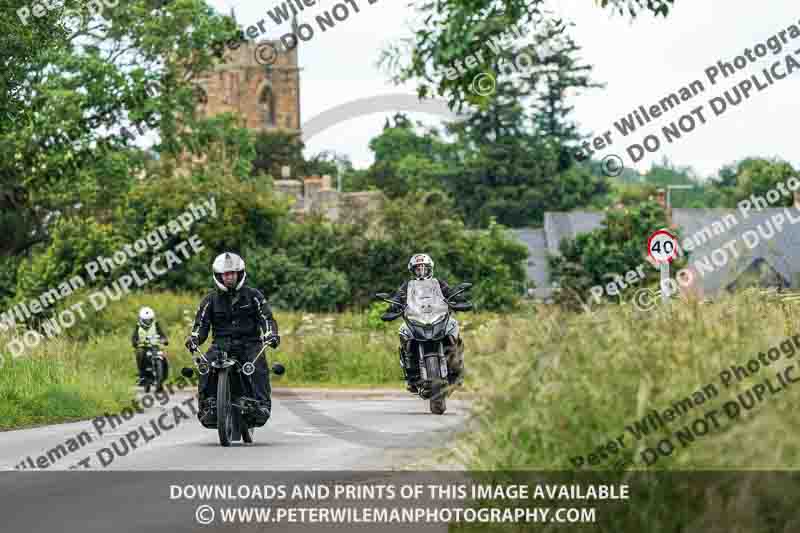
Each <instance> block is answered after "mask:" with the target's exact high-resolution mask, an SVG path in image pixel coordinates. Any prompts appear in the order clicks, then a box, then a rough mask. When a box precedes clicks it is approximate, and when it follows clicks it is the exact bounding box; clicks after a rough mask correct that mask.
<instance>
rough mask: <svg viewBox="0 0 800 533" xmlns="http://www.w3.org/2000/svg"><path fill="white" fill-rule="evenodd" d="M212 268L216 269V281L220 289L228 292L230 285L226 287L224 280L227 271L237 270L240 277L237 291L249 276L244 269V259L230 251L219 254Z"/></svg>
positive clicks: (237, 282) (237, 281)
mask: <svg viewBox="0 0 800 533" xmlns="http://www.w3.org/2000/svg"><path fill="white" fill-rule="evenodd" d="M211 268H212V270H213V271H214V275H213V277H214V283H216V285H217V287H219V290H221V291H224V292H228V287H226V286H225V283H224V282H223V281H222V274H224V273H225V272H237V273H238V274H239V278H238V279H237V280H236V289H235V290H237V291H238V290H239V289H241V288H242V285H243V284H244V280H245V278H246V277H247V272H245V270H244V259H242V258H241V257H239V256H238V255H236V254H233V253H230V252H225V253H224V254H219V255H218V256H217V258H216V259H214V264H213V265H212V266H211Z"/></svg>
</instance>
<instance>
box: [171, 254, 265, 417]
mask: <svg viewBox="0 0 800 533" xmlns="http://www.w3.org/2000/svg"><path fill="white" fill-rule="evenodd" d="M212 270H213V276H212V277H213V279H214V284H215V285H216V286H217V290H215V291H213V292H211V293H210V294H208V296H206V297H205V298H204V299H203V301H202V302H201V303H200V308H199V309H198V311H197V315H196V317H195V320H194V326H193V327H192V332H191V334H190V335H189V336H188V337H186V347H187V348H188V349H189V350H190V351H192V352H194V351H196V350H197V348H198V347H199V346H200V345H202V344H203V343H204V342H205V341H206V339H207V338H208V333H209V329H212V330H213V339H212V341H211V346H210V347H209V349H208V352H207V353H206V354H205V356H206V359H208V361H209V362H212V361H214V360H216V358H217V357H218V354H219V353H220V351H221V350H223V349H224V350H226V351H227V352H228V355H229V356H231V357H236V358H237V359H238V360H239V361H241V362H242V363H245V362H248V361H252V360H253V359H254V358H255V357H256V355H258V353H259V352H260V351H261V349H262V347H263V346H264V344H265V343H266V344H268V345H270V346H271V347H273V348H277V347H278V345H279V344H280V342H281V338H280V337H279V336H278V323H277V322H275V319H274V318H273V316H272V311H271V309H270V307H269V305H268V304H267V300H266V298H264V295H263V294H262V293H261V292H260V291H259V290H258V289H254V288H252V287H249V286H247V285H245V284H244V281H245V278H246V277H247V273H246V271H245V264H244V260H243V259H242V258H241V257H239V256H238V255H236V254H234V253H230V252H226V253H223V254H220V255H219V256H217V258H216V259H214V263H213V265H212ZM255 366H256V369H255V372H254V373H253V375H252V379H253V384H254V389H255V390H254V391H253V394H254V395H255V400H257V401H258V404H259V415H258V416H257V417H256V422H257V423H258V424H259V425H263V424H264V423H266V421H267V420H268V419H269V417H270V413H271V412H272V399H271V394H272V390H271V387H270V383H269V371H268V367H267V357H266V353H262V354H261V356H260V357H259V358H258V360H257V361H256V362H255ZM198 392H199V400H200V401H199V404H200V409H199V412H198V415H197V416H198V418H199V419H200V420H201V421H203V422H204V423H208V424H212V425H213V424H214V423H216V416H217V415H216V394H217V379H216V374H215V375H214V376H213V377H211V373H208V374H205V375H201V376H200V383H199V387H198Z"/></svg>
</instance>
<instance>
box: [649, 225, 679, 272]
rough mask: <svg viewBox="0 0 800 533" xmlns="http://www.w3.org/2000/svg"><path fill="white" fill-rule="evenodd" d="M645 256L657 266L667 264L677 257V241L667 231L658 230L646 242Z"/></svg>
mask: <svg viewBox="0 0 800 533" xmlns="http://www.w3.org/2000/svg"><path fill="white" fill-rule="evenodd" d="M647 255H649V256H650V258H651V259H652V260H653V261H655V262H656V263H659V264H669V263H671V262H672V261H674V260H675V258H676V257H678V240H677V239H676V238H675V237H674V236H673V235H672V234H671V233H670V232H668V231H666V230H663V229H660V230H658V231H656V232H655V233H653V234H652V235H650V238H649V239H648V240H647Z"/></svg>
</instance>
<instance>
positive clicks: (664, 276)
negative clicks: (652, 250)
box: [659, 263, 669, 305]
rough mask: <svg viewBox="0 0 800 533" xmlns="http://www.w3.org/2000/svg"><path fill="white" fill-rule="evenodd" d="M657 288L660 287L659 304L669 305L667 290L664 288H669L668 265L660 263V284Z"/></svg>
mask: <svg viewBox="0 0 800 533" xmlns="http://www.w3.org/2000/svg"><path fill="white" fill-rule="evenodd" d="M659 286H660V287H661V302H662V303H663V304H664V305H669V294H668V289H666V288H665V287H669V263H661V282H660V283H659Z"/></svg>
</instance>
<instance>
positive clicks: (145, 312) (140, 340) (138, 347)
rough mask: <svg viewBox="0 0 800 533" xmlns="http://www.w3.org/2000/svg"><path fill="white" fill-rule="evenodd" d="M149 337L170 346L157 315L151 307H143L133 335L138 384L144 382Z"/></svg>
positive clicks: (132, 342)
mask: <svg viewBox="0 0 800 533" xmlns="http://www.w3.org/2000/svg"><path fill="white" fill-rule="evenodd" d="M148 337H157V338H158V339H159V340H161V343H162V344H169V339H167V336H166V335H165V334H164V331H163V330H162V329H161V325H160V324H159V323H158V322H157V321H156V313H155V311H153V310H152V309H151V308H149V307H142V308H141V309H139V321H138V322H137V323H136V326H135V327H134V328H133V335H131V344H132V345H133V349H134V350H135V351H136V367H137V368H138V369H139V379H138V384H139V385H141V384H142V383H143V382H144V379H145V375H144V354H145V346H146V342H145V339H147V338H148Z"/></svg>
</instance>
